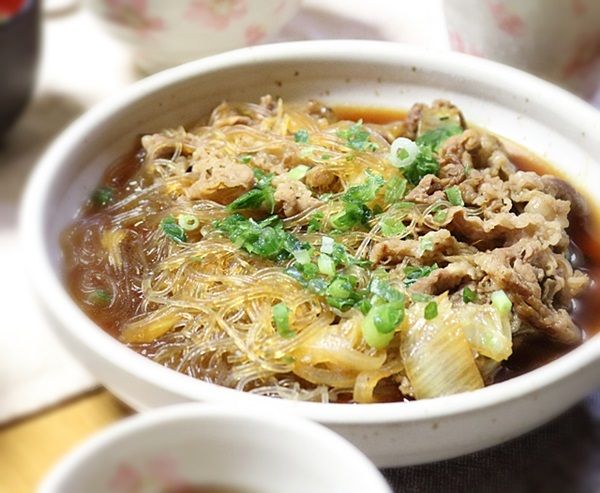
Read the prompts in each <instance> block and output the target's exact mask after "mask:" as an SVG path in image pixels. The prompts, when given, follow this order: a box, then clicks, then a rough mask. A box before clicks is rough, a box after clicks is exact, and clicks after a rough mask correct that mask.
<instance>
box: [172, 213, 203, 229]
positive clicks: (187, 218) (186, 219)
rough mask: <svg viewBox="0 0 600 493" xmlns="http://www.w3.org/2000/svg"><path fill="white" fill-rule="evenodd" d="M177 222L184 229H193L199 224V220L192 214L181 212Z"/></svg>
mask: <svg viewBox="0 0 600 493" xmlns="http://www.w3.org/2000/svg"><path fill="white" fill-rule="evenodd" d="M177 224H179V226H181V228H182V229H183V230H184V231H194V230H196V229H198V226H200V220H199V219H198V218H197V217H196V216H194V215H192V214H181V215H180V216H179V217H178V218H177Z"/></svg>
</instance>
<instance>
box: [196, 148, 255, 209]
mask: <svg viewBox="0 0 600 493" xmlns="http://www.w3.org/2000/svg"><path fill="white" fill-rule="evenodd" d="M193 171H194V172H195V173H198V174H199V177H198V180H197V181H196V182H195V183H194V184H193V185H192V186H191V187H190V188H188V190H187V196H188V197H189V198H190V199H206V200H214V201H215V202H218V203H219V204H229V203H230V202H232V201H233V200H235V199H236V198H238V197H239V196H240V195H242V194H243V193H245V192H247V191H248V190H250V189H251V188H252V187H253V186H254V181H255V180H254V173H253V171H252V169H251V168H250V167H248V166H246V165H245V164H240V163H236V162H235V161H232V160H228V159H215V158H207V159H203V160H201V161H200V162H198V163H196V164H195V165H194V167H193Z"/></svg>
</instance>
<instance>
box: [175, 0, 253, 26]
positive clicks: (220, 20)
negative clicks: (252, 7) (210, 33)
mask: <svg viewBox="0 0 600 493" xmlns="http://www.w3.org/2000/svg"><path fill="white" fill-rule="evenodd" d="M246 10H247V8H246V0H193V1H192V2H190V5H189V8H188V12H187V13H188V16H189V17H190V18H192V19H195V20H197V21H198V22H199V23H200V24H203V25H205V26H208V27H211V28H213V29H215V30H216V31H223V30H225V29H227V27H228V26H229V24H230V23H231V21H232V20H234V19H239V18H241V17H243V16H244V15H245V14H246Z"/></svg>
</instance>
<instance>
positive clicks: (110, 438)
mask: <svg viewBox="0 0 600 493" xmlns="http://www.w3.org/2000/svg"><path fill="white" fill-rule="evenodd" d="M38 491H39V493H81V492H84V491H85V492H86V493H180V492H181V493H183V492H186V493H187V492H196V491H202V492H205V493H209V492H210V493H212V492H213V491H214V492H215V493H216V492H219V493H281V492H286V493H306V492H311V493H332V492H338V491H339V492H344V493H365V492H369V493H391V491H390V489H389V486H388V485H387V483H386V482H385V480H384V479H383V477H382V476H381V474H380V473H379V471H378V470H377V469H376V468H375V466H374V465H373V464H371V463H370V462H369V461H368V459H367V458H366V457H365V456H364V455H363V454H362V453H361V452H359V451H358V450H357V449H356V448H354V446H353V445H351V444H350V443H348V442H347V441H346V440H344V439H343V438H341V437H340V436H338V435H336V434H335V433H334V432H332V431H330V430H328V429H327V428H324V427H323V426H321V425H317V424H315V423H312V422H309V421H307V420H303V419H300V418H292V417H290V416H285V415H282V414H274V413H270V412H260V413H259V412H256V411H255V412H249V411H248V410H245V411H240V410H233V409H231V408H224V407H213V406H208V405H204V404H183V405H177V406H171V407H165V408H162V409H159V410H157V411H150V412H148V413H145V414H140V415H137V416H134V417H131V418H128V419H126V420H124V421H122V422H120V423H118V424H116V425H114V426H112V427H110V428H109V429H107V430H106V431H104V432H101V433H100V434H98V435H97V436H95V437H94V438H92V439H91V440H89V441H88V442H86V443H85V444H83V445H82V446H81V447H79V448H78V449H76V450H75V451H74V452H72V453H71V454H70V455H68V456H67V457H66V458H65V459H64V460H63V461H62V462H61V463H60V464H59V465H58V466H57V467H56V468H55V469H54V470H53V471H52V473H51V474H50V475H49V476H48V477H47V478H46V479H45V481H44V482H43V483H42V485H41V487H40V489H39V490H38Z"/></svg>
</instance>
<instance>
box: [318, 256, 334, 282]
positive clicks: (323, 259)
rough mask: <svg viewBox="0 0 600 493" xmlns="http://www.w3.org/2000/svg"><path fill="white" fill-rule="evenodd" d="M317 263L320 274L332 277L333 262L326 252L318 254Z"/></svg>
mask: <svg viewBox="0 0 600 493" xmlns="http://www.w3.org/2000/svg"><path fill="white" fill-rule="evenodd" d="M317 265H318V266H319V272H320V273H321V274H325V275H326V276H330V277H333V276H334V275H335V262H334V261H333V259H332V258H331V257H330V256H329V255H327V254H326V253H321V254H320V255H319V259H318V260H317Z"/></svg>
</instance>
